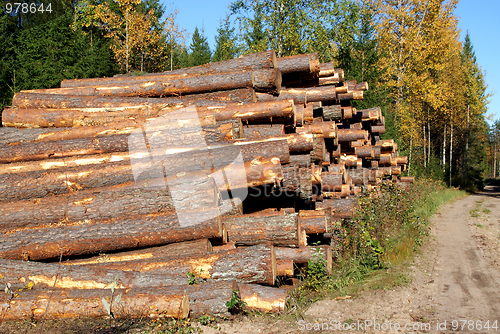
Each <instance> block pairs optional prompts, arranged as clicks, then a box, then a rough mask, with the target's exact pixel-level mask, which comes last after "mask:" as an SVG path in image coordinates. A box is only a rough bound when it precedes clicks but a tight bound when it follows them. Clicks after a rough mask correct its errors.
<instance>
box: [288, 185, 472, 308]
mask: <svg viewBox="0 0 500 334" xmlns="http://www.w3.org/2000/svg"><path fill="white" fill-rule="evenodd" d="M381 190H382V191H381V192H377V193H371V194H367V195H365V196H363V197H361V198H360V200H359V206H358V210H357V213H356V216H355V217H354V218H353V219H352V220H345V221H344V222H343V224H342V225H343V226H342V227H343V229H344V230H345V234H344V236H345V239H344V242H343V246H344V248H343V251H342V252H341V254H342V257H341V258H339V259H337V260H338V261H337V263H336V265H335V268H334V271H333V273H334V274H333V275H331V276H328V275H326V272H324V271H321V270H319V269H318V267H321V264H322V261H323V260H322V259H321V258H319V259H315V260H313V261H311V262H310V263H309V268H308V270H307V277H306V279H305V280H304V282H303V285H302V286H301V287H300V288H298V289H296V290H295V291H294V292H293V294H292V295H291V297H290V298H289V303H288V315H291V316H293V317H294V318H300V317H303V314H304V312H305V310H306V308H307V306H309V305H310V304H311V303H313V302H315V301H317V300H320V299H324V298H341V296H346V295H355V294H357V293H358V292H359V291H362V290H366V289H387V288H392V287H394V286H399V285H405V284H408V283H409V282H410V278H409V277H408V276H407V274H406V273H407V272H408V270H407V267H408V265H409V264H410V262H411V261H412V260H413V258H414V256H415V252H416V251H417V250H418V249H419V247H420V246H421V244H422V242H423V241H424V240H425V238H426V236H428V235H429V230H430V227H429V223H430V217H431V216H432V215H433V214H434V213H435V212H436V210H437V209H438V208H439V207H440V206H441V205H443V204H445V203H447V202H449V201H452V200H455V199H458V198H460V197H463V196H466V194H467V193H466V192H465V191H461V190H457V189H454V188H447V187H446V186H444V185H443V184H442V183H439V182H436V181H432V180H417V181H416V182H415V183H414V184H413V185H412V186H411V187H409V188H407V189H405V188H402V187H400V186H396V185H394V184H392V183H384V184H383V185H382V189H381Z"/></svg>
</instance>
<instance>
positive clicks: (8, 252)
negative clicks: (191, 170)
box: [0, 209, 223, 261]
mask: <svg viewBox="0 0 500 334" xmlns="http://www.w3.org/2000/svg"><path fill="white" fill-rule="evenodd" d="M125 214H127V213H125ZM218 214H219V212H218V210H217V209H214V210H199V211H192V212H189V218H190V219H191V221H190V222H185V221H180V219H179V218H178V217H177V214H176V212H175V211H170V212H166V213H157V214H146V215H132V214H130V216H124V217H120V218H114V219H87V220H82V221H75V222H67V223H66V222H63V223H58V224H39V225H36V226H33V228H31V227H25V228H16V227H14V226H9V227H5V228H4V232H5V235H4V237H3V239H2V247H1V248H0V254H1V255H0V256H1V257H3V258H6V259H14V260H20V259H22V260H28V259H29V260H32V261H36V260H44V259H54V258H57V257H59V256H61V255H62V256H64V257H69V256H77V255H79V256H82V255H92V254H98V253H103V252H115V251H119V250H124V249H131V248H140V247H153V246H160V245H165V244H169V243H174V242H182V241H189V240H196V239H199V238H221V237H223V229H222V224H221V221H220V218H218ZM186 215H187V214H186Z"/></svg>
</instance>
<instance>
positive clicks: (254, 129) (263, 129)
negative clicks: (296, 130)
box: [243, 124, 285, 139]
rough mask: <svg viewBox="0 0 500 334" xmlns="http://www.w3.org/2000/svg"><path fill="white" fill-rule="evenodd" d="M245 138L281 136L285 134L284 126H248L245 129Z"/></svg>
mask: <svg viewBox="0 0 500 334" xmlns="http://www.w3.org/2000/svg"><path fill="white" fill-rule="evenodd" d="M243 133H244V138H246V139H250V138H259V137H272V136H281V135H283V134H284V133H285V126H284V124H258V125H247V126H245V127H244V128H243Z"/></svg>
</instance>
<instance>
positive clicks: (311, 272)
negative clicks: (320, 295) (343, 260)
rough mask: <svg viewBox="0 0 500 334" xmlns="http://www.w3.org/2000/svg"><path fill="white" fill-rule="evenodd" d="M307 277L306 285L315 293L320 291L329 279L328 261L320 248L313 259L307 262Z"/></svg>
mask: <svg viewBox="0 0 500 334" xmlns="http://www.w3.org/2000/svg"><path fill="white" fill-rule="evenodd" d="M306 277H307V280H306V283H305V284H306V286H307V287H308V288H310V289H311V290H313V291H318V290H319V289H320V288H321V286H322V285H323V282H324V280H325V278H326V277H327V272H326V260H325V258H324V257H323V254H322V253H321V249H320V248H319V247H317V248H316V250H315V253H314V255H313V257H312V259H310V260H309V261H307V270H306Z"/></svg>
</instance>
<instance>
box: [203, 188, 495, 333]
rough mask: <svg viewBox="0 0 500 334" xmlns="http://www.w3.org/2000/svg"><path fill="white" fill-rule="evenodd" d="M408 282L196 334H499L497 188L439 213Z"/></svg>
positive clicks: (205, 328) (473, 196) (464, 200)
mask: <svg viewBox="0 0 500 334" xmlns="http://www.w3.org/2000/svg"><path fill="white" fill-rule="evenodd" d="M408 276H409V277H410V278H411V283H409V284H407V285H405V286H400V287H397V288H394V289H392V290H371V291H364V292H362V293H360V294H358V295H357V296H355V297H354V298H350V299H337V300H331V299H325V300H322V301H319V302H316V303H314V304H313V305H311V306H310V307H309V308H308V309H307V311H306V317H305V318H304V319H303V320H302V321H300V322H293V323H290V322H285V321H283V320H275V321H274V320H272V319H269V318H264V319H259V318H257V319H258V320H256V319H255V318H254V319H252V318H249V317H247V318H242V319H241V320H240V321H233V322H228V323H220V324H218V326H219V329H213V328H209V327H202V328H203V333H206V334H215V333H219V334H221V333H227V334H239V333H241V334H243V333H245V334H246V333H323V332H334V331H337V332H338V331H339V326H341V327H342V328H343V329H342V328H341V330H340V331H345V332H350V333H496V332H499V333H500V187H494V186H487V187H486V188H485V190H484V191H483V192H480V193H477V194H475V195H470V196H467V197H465V198H462V199H460V200H458V201H455V202H454V203H450V204H447V205H445V206H443V207H441V208H440V210H439V212H438V213H437V214H435V215H434V216H433V218H432V230H431V238H430V240H429V241H428V242H426V243H425V245H424V246H423V247H422V249H421V252H420V254H419V255H418V256H417V257H416V258H415V260H414V263H412V265H411V266H410V272H409V273H408ZM368 325H369V326H368ZM347 326H350V328H349V329H347ZM398 328H399V330H398Z"/></svg>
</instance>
